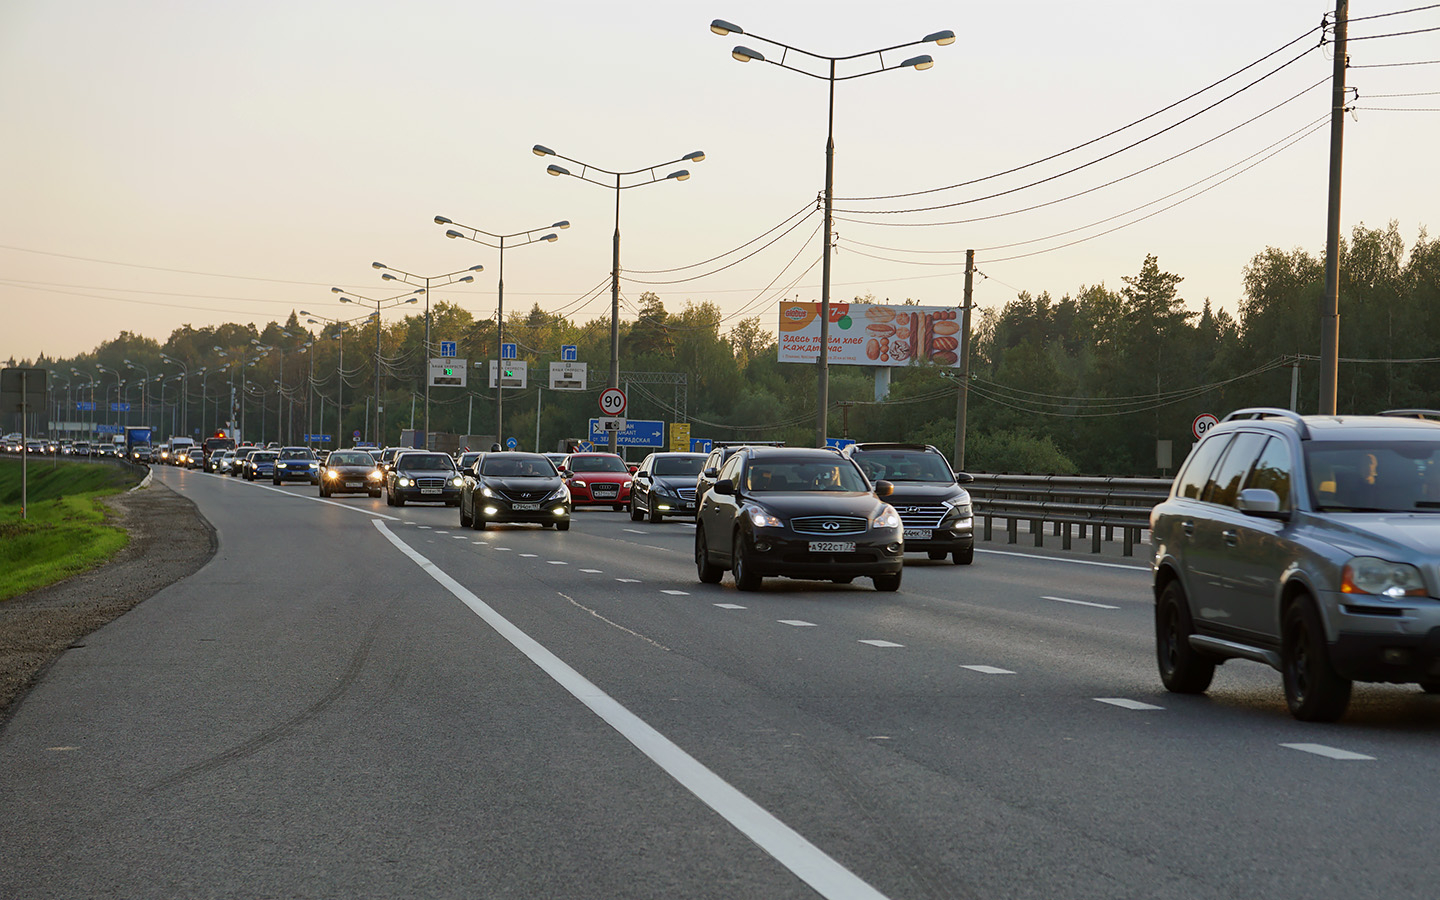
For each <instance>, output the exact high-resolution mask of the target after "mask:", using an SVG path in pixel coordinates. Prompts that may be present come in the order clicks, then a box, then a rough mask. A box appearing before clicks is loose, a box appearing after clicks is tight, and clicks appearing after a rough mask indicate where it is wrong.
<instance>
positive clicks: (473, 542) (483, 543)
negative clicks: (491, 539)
mask: <svg viewBox="0 0 1440 900" xmlns="http://www.w3.org/2000/svg"><path fill="white" fill-rule="evenodd" d="M470 543H472V544H475V545H476V546H480V547H483V546H485V544H486V543H487V542H486V541H471V542H470Z"/></svg>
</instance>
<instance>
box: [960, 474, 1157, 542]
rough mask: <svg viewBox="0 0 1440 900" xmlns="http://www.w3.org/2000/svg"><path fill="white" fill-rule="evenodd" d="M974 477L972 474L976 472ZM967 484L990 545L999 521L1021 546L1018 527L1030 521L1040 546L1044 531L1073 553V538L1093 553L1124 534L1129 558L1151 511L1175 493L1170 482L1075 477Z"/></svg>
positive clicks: (1000, 478) (989, 478)
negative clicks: (1084, 542)
mask: <svg viewBox="0 0 1440 900" xmlns="http://www.w3.org/2000/svg"><path fill="white" fill-rule="evenodd" d="M972 474H973V473H972ZM974 477H975V481H974V483H972V484H968V485H966V488H967V489H968V490H969V491H970V497H971V501H972V503H973V504H974V508H975V516H976V517H977V518H979V519H981V520H982V522H983V523H984V525H983V528H984V539H985V540H987V541H988V540H990V539H991V537H992V535H993V528H994V524H995V520H996V519H1004V520H1005V523H1006V534H1007V537H1008V541H1007V542H1008V543H1011V544H1014V543H1017V542H1018V541H1019V523H1020V522H1022V521H1023V522H1029V523H1030V533H1031V534H1032V535H1034V538H1035V546H1037V547H1043V546H1044V545H1045V543H1044V542H1045V526H1046V525H1047V524H1048V525H1050V526H1052V530H1053V536H1055V537H1058V538H1060V542H1061V546H1062V547H1063V548H1064V549H1066V550H1069V549H1070V543H1071V539H1072V536H1073V535H1074V532H1075V530H1076V529H1079V537H1080V539H1081V540H1084V539H1085V537H1086V536H1087V535H1088V536H1089V537H1090V552H1092V553H1099V552H1100V550H1101V547H1102V546H1103V544H1102V542H1103V541H1113V540H1115V530H1116V529H1117V528H1118V529H1120V534H1121V540H1122V541H1123V542H1124V553H1125V555H1126V556H1134V555H1135V545H1136V544H1137V543H1141V535H1142V532H1144V531H1145V530H1146V529H1148V528H1149V527H1150V510H1151V509H1152V508H1153V507H1154V506H1155V505H1156V504H1157V503H1160V502H1161V501H1162V500H1164V499H1165V498H1166V497H1167V496H1169V493H1170V485H1171V479H1169V478H1121V477H1118V476H1115V477H1103V476H1102V477H1082V476H1073V475H978V474H977V475H975V476H974Z"/></svg>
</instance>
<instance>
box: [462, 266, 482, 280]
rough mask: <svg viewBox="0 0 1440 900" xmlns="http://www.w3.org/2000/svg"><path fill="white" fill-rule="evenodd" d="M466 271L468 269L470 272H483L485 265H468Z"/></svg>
mask: <svg viewBox="0 0 1440 900" xmlns="http://www.w3.org/2000/svg"><path fill="white" fill-rule="evenodd" d="M466 271H470V272H483V271H485V267H484V266H471V267H470V268H469V269H468V270H466ZM472 280H473V279H472Z"/></svg>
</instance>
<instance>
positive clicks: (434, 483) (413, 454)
mask: <svg viewBox="0 0 1440 900" xmlns="http://www.w3.org/2000/svg"><path fill="white" fill-rule="evenodd" d="M461 483H462V480H461V478H460V472H459V471H458V470H457V469H456V468H455V460H453V459H451V458H450V455H449V454H448V453H432V452H431V451H429V450H402V451H401V452H399V453H397V454H395V458H394V459H393V460H391V463H390V469H389V471H388V472H387V473H386V474H385V503H386V504H387V505H389V506H404V505H405V502H406V501H407V500H410V501H414V500H418V501H421V502H424V503H444V504H445V505H446V506H459V505H460V485H461Z"/></svg>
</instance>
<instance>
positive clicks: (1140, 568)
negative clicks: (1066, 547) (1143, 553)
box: [975, 547, 1150, 572]
mask: <svg viewBox="0 0 1440 900" xmlns="http://www.w3.org/2000/svg"><path fill="white" fill-rule="evenodd" d="M975 552H976V553H993V554H995V555H996V556H1018V557H1019V558H1021V559H1043V560H1045V561H1046V562H1063V563H1074V564H1075V565H1077V566H1100V567H1101V568H1103V569H1129V570H1130V571H1132V572H1149V571H1150V567H1149V566H1127V565H1122V564H1121V563H1107V562H1096V561H1094V560H1089V559H1065V558H1064V557H1060V556H1038V555H1036V554H1034V553H1013V552H1011V551H1009V550H984V549H982V548H980V547H976V548H975Z"/></svg>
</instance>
